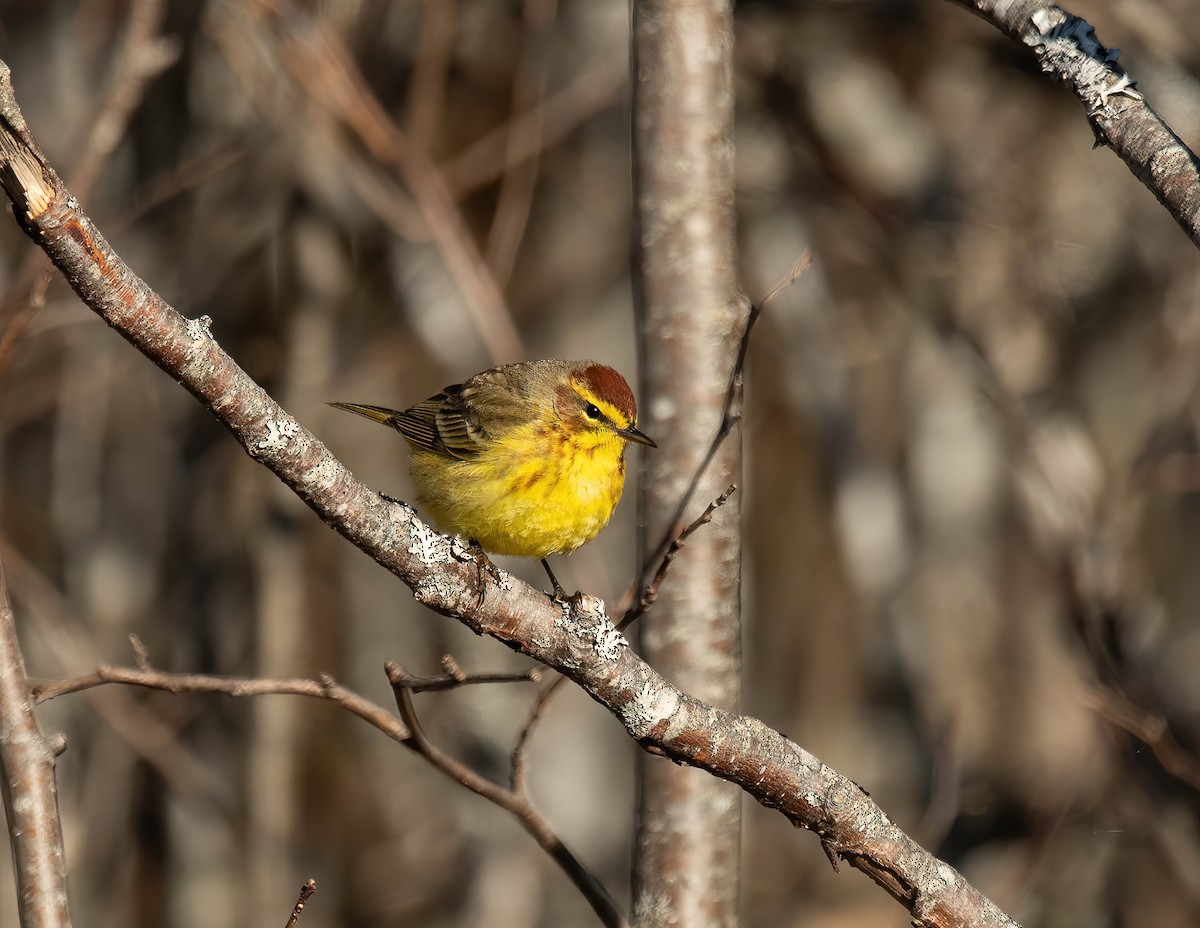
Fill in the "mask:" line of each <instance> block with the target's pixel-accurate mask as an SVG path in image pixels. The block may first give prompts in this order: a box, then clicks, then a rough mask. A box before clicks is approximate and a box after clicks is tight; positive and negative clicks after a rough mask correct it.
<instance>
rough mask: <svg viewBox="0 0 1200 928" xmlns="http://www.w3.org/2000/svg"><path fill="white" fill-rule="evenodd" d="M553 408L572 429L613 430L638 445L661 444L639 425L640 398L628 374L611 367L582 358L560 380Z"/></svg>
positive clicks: (654, 446)
mask: <svg viewBox="0 0 1200 928" xmlns="http://www.w3.org/2000/svg"><path fill="white" fill-rule="evenodd" d="M554 408H555V410H556V411H557V412H558V414H559V416H560V417H561V418H562V420H563V421H564V422H565V423H566V424H567V425H568V426H569V427H570V428H572V429H573V430H575V431H577V432H582V433H587V432H591V433H601V434H603V433H610V434H614V435H616V436H618V437H620V438H622V439H623V440H625V441H627V442H629V441H632V442H637V443H638V444H639V445H649V446H650V447H651V448H657V447H658V445H656V444H655V443H654V441H653V440H652V439H651V438H650V437H649V436H647V435H645V434H643V433H642V432H639V431H638V429H637V402H636V401H635V400H634V398H633V391H632V390H630V389H629V384H628V383H626V382H625V378H624V377H622V376H621V375H620V374H618V373H617V372H616V371H615V370H613V369H612V368H611V367H608V366H607V365H604V364H597V363H596V362H594V361H581V362H580V363H579V364H576V365H575V366H574V367H573V368H571V371H570V373H569V374H568V375H567V377H566V379H565V380H564V381H563V382H562V383H560V384H559V386H558V389H557V391H556V393H555V397H554Z"/></svg>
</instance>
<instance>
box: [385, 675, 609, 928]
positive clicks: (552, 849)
mask: <svg viewBox="0 0 1200 928" xmlns="http://www.w3.org/2000/svg"><path fill="white" fill-rule="evenodd" d="M385 669H386V671H387V675H388V680H390V681H393V682H392V689H393V691H394V692H395V694H396V705H397V707H398V708H399V709H400V717H401V718H402V719H404V722H405V724H406V725H408V727H409V730H410V731H412V743H411V744H410V745H409V746H410V747H412V748H413V749H414V750H416V751H417V753H419V754H420V755H421V756H422V757H424V758H425V759H426V760H427V761H429V763H431V764H432V765H433V766H434V767H436V768H437V769H438V770H440V771H441V772H442V773H444V774H445V775H446V776H448V777H450V779H452V780H454V781H456V782H458V783H461V784H462V785H463V786H465V787H466V788H467V789H469V790H470V791H471V792H473V793H475V794H477V795H479V796H482V797H483V798H484V799H487V800H488V801H489V802H492V803H494V804H495V805H498V806H499V807H500V808H502V809H504V810H505V811H507V812H509V813H511V814H512V815H513V816H515V817H516V819H517V821H519V822H520V823H521V825H522V826H523V827H524V828H525V830H526V831H527V832H529V834H530V835H531V836H532V837H533V839H534V840H535V841H537V843H538V844H539V845H540V846H541V848H542V850H544V851H545V852H546V853H547V854H549V855H550V856H551V857H552V858H553V859H554V861H555V862H556V863H557V864H558V865H559V866H560V867H562V869H563V871H564V872H565V873H566V874H567V876H568V877H569V878H570V879H571V882H572V883H574V884H575V886H576V888H577V889H578V890H579V891H580V893H582V894H583V897H584V898H585V899H587V901H588V903H589V904H590V905H591V907H592V909H593V911H595V913H596V914H597V915H598V916H599V917H600V921H601V922H603V923H604V924H605V925H607V926H610V928H629V923H628V922H627V921H625V916H624V915H622V914H621V910H620V909H619V908H618V907H617V904H616V903H615V902H614V901H613V899H612V897H611V896H610V895H609V894H608V890H606V889H605V888H604V886H603V885H602V884H601V883H600V881H599V880H597V879H596V877H595V876H594V875H593V874H592V872H591V871H590V870H588V868H587V867H585V866H584V865H583V864H582V863H581V862H580V861H579V859H578V858H577V857H576V856H575V855H574V854H573V853H571V850H570V849H569V848H568V847H567V846H566V845H565V844H563V843H562V841H561V840H560V839H559V837H558V835H556V834H555V833H554V832H553V831H552V830H551V829H550V826H549V825H548V824H547V823H546V820H545V819H543V818H542V817H541V816H540V815H538V813H537V812H536V811H535V810H534V808H533V806H532V805H530V803H529V800H528V799H527V798H526V797H525V795H524V794H523V793H521V792H518V791H517V790H516V789H505V788H504V787H502V786H498V785H497V784H495V783H492V782H491V781H490V780H485V779H484V778H483V777H481V776H480V775H479V774H478V773H476V772H475V771H474V770H472V769H471V768H470V767H468V766H466V765H465V764H462V763H460V762H459V761H456V760H455V759H454V758H452V757H450V755H448V754H446V753H445V752H444V751H442V749H441V748H439V747H438V746H437V745H435V744H434V743H433V742H432V741H430V740H429V736H428V735H426V734H425V730H424V729H423V728H422V727H421V723H420V721H419V720H418V718H417V713H416V709H415V708H414V706H413V701H412V690H411V689H410V688H409V687H408V686H406V685H405V676H406V675H405V674H404V672H403V671H402V670H401V668H400V667H399V665H397V664H395V663H392V662H390V661H389V662H388V663H387V664H386V666H385Z"/></svg>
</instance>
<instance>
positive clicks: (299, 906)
mask: <svg viewBox="0 0 1200 928" xmlns="http://www.w3.org/2000/svg"><path fill="white" fill-rule="evenodd" d="M316 891H317V881H316V880H309V881H308V882H307V883H305V884H304V885H303V886H301V887H300V897H299V898H298V899H297V900H296V905H295V906H294V907H293V908H292V915H291V918H289V919H288V920H287V924H286V925H284V926H283V928H296V923H297V922H298V921H300V913H301V912H303V911H304V906H305V905H307V904H308V900H309V899H310V898H312V895H313V894H314V893H315V892H316Z"/></svg>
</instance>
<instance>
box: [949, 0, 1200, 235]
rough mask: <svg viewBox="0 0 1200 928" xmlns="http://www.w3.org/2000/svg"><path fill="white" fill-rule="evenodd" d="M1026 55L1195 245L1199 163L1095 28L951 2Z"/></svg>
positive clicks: (1025, 3) (995, 4)
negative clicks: (1060, 86)
mask: <svg viewBox="0 0 1200 928" xmlns="http://www.w3.org/2000/svg"><path fill="white" fill-rule="evenodd" d="M951 2H952V3H954V4H955V5H957V6H961V7H965V8H966V9H968V10H971V11H972V12H974V13H977V14H979V15H980V16H982V17H983V18H984V19H986V20H987V21H988V22H990V23H991V24H992V25H993V26H995V27H996V28H997V29H999V30H1000V31H1001V32H1003V33H1004V34H1005V35H1007V36H1008V37H1009V38H1010V39H1012V40H1013V41H1014V42H1019V43H1020V44H1022V45H1025V46H1027V47H1029V48H1030V49H1032V50H1033V53H1034V54H1035V55H1036V56H1037V59H1038V63H1039V64H1040V65H1041V67H1042V70H1043V71H1045V72H1046V73H1047V74H1049V75H1051V76H1053V77H1054V78H1056V79H1058V80H1060V81H1063V82H1065V83H1067V84H1069V85H1070V87H1071V92H1072V93H1074V94H1075V96H1076V97H1077V98H1078V99H1079V102H1080V103H1082V104H1083V106H1084V109H1085V110H1086V111H1087V118H1088V122H1089V123H1091V126H1092V131H1093V132H1094V133H1095V134H1096V144H1097V145H1107V146H1108V147H1109V148H1111V149H1112V150H1113V151H1114V152H1116V154H1117V155H1118V156H1119V157H1120V158H1121V160H1122V161H1124V162H1125V164H1126V166H1127V167H1128V168H1129V170H1130V171H1132V172H1133V174H1134V176H1135V177H1136V178H1137V179H1138V180H1140V181H1141V182H1142V183H1143V184H1144V185H1145V186H1146V187H1147V188H1148V189H1149V190H1150V192H1151V193H1153V194H1154V195H1155V196H1156V197H1157V198H1158V202H1159V203H1161V204H1162V205H1163V206H1165V207H1166V208H1167V211H1168V212H1169V213H1170V214H1171V216H1172V217H1174V219H1175V221H1176V222H1177V223H1179V225H1180V227H1181V228H1182V229H1183V231H1184V232H1186V233H1187V234H1188V237H1189V238H1191V240H1192V243H1193V244H1195V245H1197V246H1200V161H1197V159H1196V155H1195V154H1194V153H1193V152H1192V150H1191V149H1189V148H1188V147H1187V145H1185V144H1184V143H1183V141H1182V140H1181V139H1180V138H1179V136H1177V135H1176V134H1175V133H1174V132H1173V131H1172V130H1171V127H1170V126H1168V125H1167V124H1166V122H1164V121H1163V118H1162V117H1161V116H1159V115H1158V113H1156V112H1155V111H1154V109H1153V108H1152V107H1151V106H1150V104H1148V103H1147V102H1146V100H1145V97H1143V96H1142V93H1141V91H1139V90H1137V89H1136V85H1135V82H1134V81H1132V80H1130V78H1129V75H1128V74H1126V73H1125V71H1124V70H1123V69H1121V68H1120V67H1119V66H1118V65H1117V55H1118V54H1119V53H1120V50H1119V49H1115V48H1105V47H1104V46H1103V45H1101V44H1100V42H1099V40H1098V39H1097V38H1096V30H1095V28H1094V27H1093V26H1092V25H1091V24H1090V23H1088V22H1086V21H1085V20H1082V19H1080V18H1079V17H1078V16H1074V15H1072V14H1070V13H1068V12H1066V11H1065V10H1063V9H1061V8H1060V7H1058V6H1056V5H1054V4H1053V3H1050V2H1048V0H951Z"/></svg>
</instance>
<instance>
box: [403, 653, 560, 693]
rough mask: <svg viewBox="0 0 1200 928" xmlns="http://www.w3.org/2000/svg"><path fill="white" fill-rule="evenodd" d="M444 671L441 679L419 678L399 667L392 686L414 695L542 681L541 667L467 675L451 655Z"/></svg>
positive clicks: (444, 665) (444, 663)
mask: <svg viewBox="0 0 1200 928" xmlns="http://www.w3.org/2000/svg"><path fill="white" fill-rule="evenodd" d="M442 669H443V670H444V671H445V673H444V674H443V675H442V676H440V677H417V676H414V675H412V674H410V673H409V672H408V671H407V670H405V669H404V668H403V667H399V666H397V667H396V674H395V678H394V679H392V680H391V683H392V686H402V687H404V688H405V689H407V690H411V691H412V692H414V693H431V692H434V691H437V690H452V689H457V688H458V687H460V686H473V685H476V684H479V683H538V682H540V681H541V679H542V669H541V668H540V667H530V668H529V669H528V670H521V671H517V672H515V673H467V672H466V671H464V670H463V669H462V668H461V667H459V666H458V663H457V662H456V661H455V660H454V658H453V657H451V656H450V655H449V654H447V655H446V656H445V657H443V658H442Z"/></svg>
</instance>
